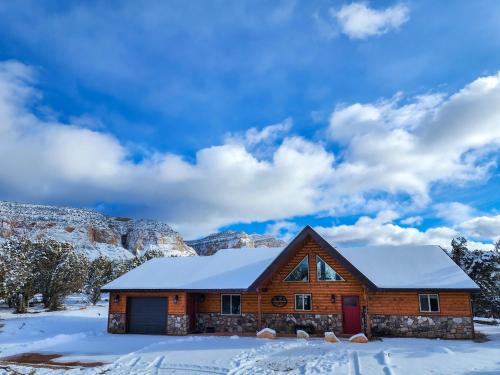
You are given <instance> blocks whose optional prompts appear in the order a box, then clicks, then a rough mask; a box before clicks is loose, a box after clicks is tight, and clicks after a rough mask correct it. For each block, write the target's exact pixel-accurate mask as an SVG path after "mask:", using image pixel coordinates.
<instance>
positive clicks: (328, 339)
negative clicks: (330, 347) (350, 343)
mask: <svg viewBox="0 0 500 375" xmlns="http://www.w3.org/2000/svg"><path fill="white" fill-rule="evenodd" d="M325 341H326V342H331V343H335V342H338V343H340V340H339V339H338V337H337V336H335V333H334V332H325Z"/></svg>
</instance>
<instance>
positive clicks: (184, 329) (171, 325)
mask: <svg viewBox="0 0 500 375" xmlns="http://www.w3.org/2000/svg"><path fill="white" fill-rule="evenodd" d="M187 334H188V316H187V315H167V335H174V336H180V335H187Z"/></svg>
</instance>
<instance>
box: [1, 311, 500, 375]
mask: <svg viewBox="0 0 500 375" xmlns="http://www.w3.org/2000/svg"><path fill="white" fill-rule="evenodd" d="M70 309H71V310H67V311H61V312H51V313H49V312H40V313H34V314H27V315H13V314H11V313H10V310H7V309H3V310H1V309H0V327H1V326H2V324H3V327H1V328H0V356H1V357H5V356H10V355H14V354H19V353H27V352H37V353H50V354H53V353H59V354H62V355H63V357H61V358H59V359H57V361H60V362H67V361H74V360H79V361H88V362H104V363H106V364H105V365H102V366H100V367H94V368H86V369H83V370H82V369H80V368H78V369H74V370H71V371H69V373H73V372H74V373H75V374H98V373H107V374H233V375H235V374H283V373H286V374H365V375H366V374H367V375H370V374H385V375H390V374H470V375H472V374H500V326H492V325H477V326H476V329H477V330H480V331H481V332H484V333H485V334H487V335H488V336H489V338H490V341H487V342H483V343H475V342H472V341H449V340H429V339H383V341H373V342H370V343H368V344H355V343H349V342H347V341H342V343H340V344H330V343H325V342H323V340H321V339H311V340H309V341H305V340H296V339H291V338H287V339H277V340H262V339H256V338H253V337H236V336H233V337H213V336H186V337H169V336H144V335H111V334H108V333H106V321H107V315H106V312H107V311H106V310H107V307H106V306H105V305H104V304H103V305H101V306H97V307H89V308H84V309H80V308H79V307H78V304H74V305H72V306H71V307H70ZM1 366H2V365H0V367H1ZM16 369H17V370H18V371H20V372H21V373H28V372H29V371H30V370H31V369H30V368H28V367H21V366H16ZM1 371H2V370H0V372H1ZM3 371H4V373H6V370H3ZM62 372H65V371H64V370H53V369H46V368H37V369H36V373H37V374H58V373H62Z"/></svg>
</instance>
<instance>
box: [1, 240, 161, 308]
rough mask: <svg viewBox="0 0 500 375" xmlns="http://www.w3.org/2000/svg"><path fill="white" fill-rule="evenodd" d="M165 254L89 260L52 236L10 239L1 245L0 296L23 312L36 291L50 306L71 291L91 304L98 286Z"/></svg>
mask: <svg viewBox="0 0 500 375" xmlns="http://www.w3.org/2000/svg"><path fill="white" fill-rule="evenodd" d="M162 256H165V255H164V253H163V252H162V251H159V250H150V251H148V252H146V253H145V254H144V255H143V256H139V257H135V258H132V259H127V260H110V259H109V258H107V257H102V256H100V257H98V258H96V259H94V260H92V261H89V260H88V259H87V257H85V256H84V255H81V254H78V253H77V252H76V251H75V249H74V247H73V246H72V245H71V244H69V243H64V242H58V241H54V240H40V241H36V242H34V241H30V240H28V239H23V238H21V239H15V240H9V241H7V242H5V243H3V244H2V245H0V299H3V300H5V301H6V302H7V303H8V305H9V306H10V307H13V308H15V311H16V312H17V313H25V312H26V311H27V309H28V305H29V301H30V300H32V299H33V297H34V296H35V295H36V294H41V295H42V302H43V304H44V305H45V307H46V308H47V309H49V310H58V309H61V308H62V307H63V300H64V298H65V297H66V296H68V295H69V294H71V293H79V292H82V291H83V292H84V293H85V294H86V295H87V296H88V300H89V301H90V302H91V303H92V304H94V305H95V304H96V303H97V302H98V301H99V299H100V297H101V287H102V286H103V285H105V284H107V283H108V282H110V281H112V280H114V279H115V278H117V277H119V276H121V275H122V274H124V273H125V272H127V271H129V270H131V269H133V268H135V267H137V266H139V265H141V264H142V263H144V262H146V261H147V260H149V259H152V258H156V257H162Z"/></svg>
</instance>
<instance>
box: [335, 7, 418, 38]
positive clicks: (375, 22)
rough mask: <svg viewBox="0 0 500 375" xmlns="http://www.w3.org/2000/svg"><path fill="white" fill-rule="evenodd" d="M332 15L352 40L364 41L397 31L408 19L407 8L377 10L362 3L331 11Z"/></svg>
mask: <svg viewBox="0 0 500 375" xmlns="http://www.w3.org/2000/svg"><path fill="white" fill-rule="evenodd" d="M332 14H333V16H334V18H335V19H336V21H337V23H338V24H339V27H340V29H341V31H342V32H343V33H344V34H346V35H347V36H348V37H349V38H352V39H365V38H367V37H369V36H373V35H382V34H385V33H387V32H389V31H392V30H397V29H398V28H399V27H400V26H401V25H402V24H404V23H405V22H406V21H408V19H409V9H408V7H406V6H404V5H401V4H398V5H395V6H392V7H388V8H385V9H381V10H378V9H372V8H370V7H368V5H367V4H366V3H364V2H357V3H351V4H349V5H344V6H343V7H342V8H340V9H339V10H332Z"/></svg>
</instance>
